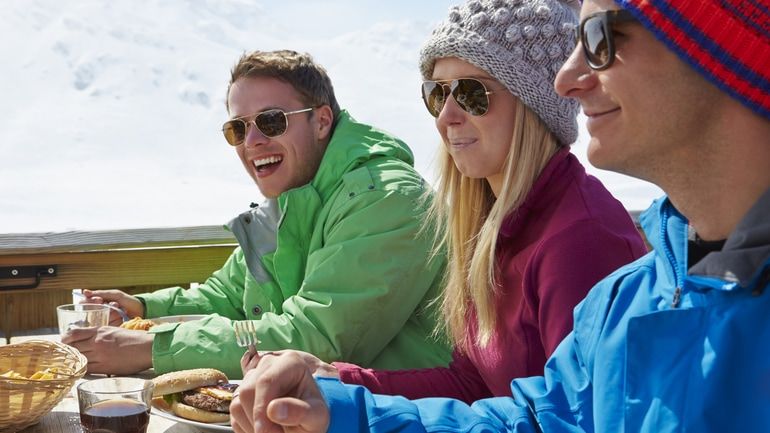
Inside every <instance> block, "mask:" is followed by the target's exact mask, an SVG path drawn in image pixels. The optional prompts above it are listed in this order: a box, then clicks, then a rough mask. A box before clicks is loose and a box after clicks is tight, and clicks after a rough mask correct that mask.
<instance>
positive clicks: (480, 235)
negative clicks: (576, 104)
mask: <svg viewBox="0 0 770 433" xmlns="http://www.w3.org/2000/svg"><path fill="white" fill-rule="evenodd" d="M513 122H514V128H513V137H512V138H511V148H510V151H509V152H508V157H507V159H506V161H505V163H504V165H503V172H504V174H505V176H504V180H503V185H502V189H501V190H500V195H499V197H497V198H496V197H495V195H494V194H493V193H492V189H491V188H490V187H489V184H488V183H487V181H486V179H483V178H482V179H471V178H468V177H466V176H463V174H462V173H460V171H459V170H458V169H457V167H456V166H455V164H454V162H453V161H452V158H451V156H450V155H449V154H448V153H447V151H446V148H445V147H444V146H441V148H440V150H439V154H438V160H439V161H438V164H439V176H438V187H437V193H436V197H435V199H434V200H433V201H432V204H431V206H430V209H429V211H428V219H427V221H426V224H434V227H442V226H444V227H447V229H446V230H439V231H436V232H435V233H436V235H435V236H436V238H435V242H434V249H433V254H434V255H438V254H441V253H442V252H443V251H447V252H448V254H449V260H448V265H447V276H446V278H445V285H446V287H445V290H444V292H443V294H442V295H441V297H440V298H439V299H440V302H441V314H442V319H443V320H442V322H443V326H444V328H445V330H446V331H447V334H448V336H449V338H450V339H451V341H452V343H453V344H454V346H455V347H457V348H458V349H460V350H462V351H464V349H465V348H467V347H468V345H470V344H474V343H475V344H479V345H481V346H482V347H483V346H486V345H487V343H488V342H489V341H490V338H491V337H492V335H493V334H494V330H495V326H496V318H497V309H496V305H495V297H496V296H497V294H498V292H499V282H498V281H497V269H496V262H495V247H496V244H497V237H498V233H499V231H500V227H501V226H502V224H503V221H504V219H505V217H506V216H508V215H510V214H511V213H512V212H515V211H516V209H517V208H518V207H519V206H520V205H521V204H522V202H523V201H524V199H525V198H526V197H527V194H529V191H530V190H531V189H532V185H533V184H534V183H535V180H536V179H537V177H538V175H539V174H540V172H541V171H542V169H543V167H545V165H546V164H547V163H548V161H549V160H550V158H551V157H552V156H553V155H554V154H555V153H556V151H557V149H558V147H559V144H558V142H557V140H556V138H555V137H554V135H553V134H552V133H551V131H550V130H549V129H548V128H547V127H546V126H545V123H544V122H543V121H542V120H541V119H540V118H539V117H538V116H537V115H536V114H535V113H534V112H533V111H532V110H531V109H530V108H529V107H527V106H526V105H524V104H522V103H521V102H520V103H519V104H518V106H517V109H516V114H515V115H514V119H513ZM471 309H473V310H475V313H476V320H477V324H478V336H477V338H476V341H474V342H471V341H469V336H468V335H467V332H466V329H467V327H466V323H467V321H468V319H469V313H470V312H471V311H472V310H471ZM441 326H442V323H439V327H441ZM443 331H444V329H437V335H440V334H443Z"/></svg>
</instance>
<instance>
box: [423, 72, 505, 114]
mask: <svg viewBox="0 0 770 433" xmlns="http://www.w3.org/2000/svg"><path fill="white" fill-rule="evenodd" d="M492 93H494V92H493V91H489V90H487V88H486V86H484V83H482V82H481V81H479V80H477V79H475V78H457V79H455V80H440V81H424V82H423V83H422V100H423V102H425V107H426V108H427V109H428V112H429V113H430V114H431V115H432V116H433V117H438V116H439V114H441V110H442V109H443V108H444V104H446V100H447V98H448V97H449V95H452V97H453V98H455V102H457V105H459V106H460V108H462V109H463V110H465V111H466V112H467V113H469V114H470V115H472V116H483V115H484V114H486V113H487V111H488V110H489V95H491V94H492Z"/></svg>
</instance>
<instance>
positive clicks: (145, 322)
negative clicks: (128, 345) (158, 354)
mask: <svg viewBox="0 0 770 433" xmlns="http://www.w3.org/2000/svg"><path fill="white" fill-rule="evenodd" d="M153 326H155V322H153V321H152V320H150V319H142V318H141V317H138V316H137V317H134V318H133V319H131V320H129V321H128V322H123V323H121V324H120V327H121V328H125V329H133V330H139V331H147V330H149V329H150V328H152V327H153Z"/></svg>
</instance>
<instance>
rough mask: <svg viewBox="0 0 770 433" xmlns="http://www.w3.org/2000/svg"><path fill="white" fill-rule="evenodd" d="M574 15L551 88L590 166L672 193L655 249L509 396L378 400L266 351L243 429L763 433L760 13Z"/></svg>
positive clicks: (647, 0) (765, 127) (764, 208)
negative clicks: (579, 130)
mask: <svg viewBox="0 0 770 433" xmlns="http://www.w3.org/2000/svg"><path fill="white" fill-rule="evenodd" d="M533 1H535V0H533ZM471 3H472V5H471V6H472V7H474V8H476V9H477V10H478V9H483V8H484V7H485V6H484V3H479V2H470V3H469V4H471ZM519 3H520V2H517V4H519ZM525 3H526V2H525ZM466 7H470V6H466ZM516 7H519V6H512V8H516ZM512 13H516V11H512ZM580 16H581V21H580V26H579V27H578V32H577V34H578V37H579V43H578V45H577V47H576V48H575V50H574V51H573V53H572V55H571V57H570V58H569V59H568V60H567V63H566V64H565V65H564V66H563V67H562V69H561V71H560V73H559V75H558V77H557V79H556V88H557V90H558V91H559V93H560V94H562V95H564V96H568V97H574V98H577V99H578V100H579V101H580V102H581V104H582V106H583V109H584V112H585V114H586V116H587V117H588V125H587V126H588V131H589V133H590V134H591V141H590V144H589V149H588V154H589V159H590V160H591V162H592V163H593V164H595V165H596V166H598V167H601V168H605V169H611V170H614V171H618V172H621V173H625V174H629V175H632V176H635V177H638V178H641V179H645V180H649V181H651V182H653V183H655V184H657V185H659V186H660V187H661V188H663V190H664V191H665V192H666V193H667V196H666V197H663V198H662V199H660V200H658V201H656V202H655V203H654V204H653V206H652V207H651V208H650V209H649V210H648V211H647V212H646V213H645V214H644V215H643V217H642V224H643V227H644V229H645V231H646V234H647V237H648V240H649V241H650V242H651V244H652V246H653V247H654V250H653V252H651V253H650V254H648V255H647V256H645V257H643V258H642V259H640V260H638V261H636V262H635V263H632V264H630V265H628V266H625V267H623V268H621V269H619V270H617V271H616V272H615V273H613V274H612V275H610V276H609V277H607V278H606V279H605V280H603V281H602V282H600V283H599V284H597V286H596V287H594V288H593V290H592V291H591V292H590V294H589V295H588V296H587V298H586V299H585V300H584V301H583V302H582V303H581V304H580V305H579V306H578V307H577V308H576V309H575V313H574V329H573V332H572V333H571V334H570V335H568V336H567V338H566V339H565V340H564V341H563V342H562V343H561V345H560V346H559V347H558V349H557V350H556V352H555V353H554V354H553V356H552V357H551V358H550V360H549V361H548V363H547V365H546V369H545V375H544V377H532V378H526V379H518V380H514V381H513V382H512V384H511V388H512V393H513V398H493V399H487V400H481V401H477V402H476V403H474V404H473V405H471V406H468V405H465V404H463V403H461V402H458V401H454V400H449V399H425V400H417V401H410V400H407V399H404V398H401V397H393V396H379V395H372V394H371V393H369V392H368V391H367V390H366V389H365V388H362V387H359V386H346V385H343V384H341V383H340V382H339V381H337V380H334V379H329V378H317V379H313V377H312V376H311V372H310V371H308V369H307V367H305V366H304V365H303V364H302V361H301V360H300V359H299V357H298V356H296V355H295V354H292V353H286V354H276V355H275V356H264V357H263V358H262V359H261V361H260V363H259V365H258V367H257V368H256V369H254V370H252V371H251V372H249V374H248V375H247V376H246V379H245V382H244V384H243V386H242V388H241V390H240V395H239V397H238V398H236V400H235V402H234V403H233V405H232V408H231V409H232V410H231V411H232V420H233V424H234V428H235V431H238V432H240V431H303V432H323V431H330V432H346V433H352V432H359V431H371V432H391V431H393V432H395V431H398V432H412V431H414V432H422V431H431V432H435V431H442V432H486V431H501V432H502V431H515V432H536V431H544V432H744V433H745V432H768V431H770V290H768V286H769V285H770V2H768V1H767V0H745V1H740V0H676V1H673V0H615V1H614V2H613V1H612V0H586V1H585V2H584V4H583V5H582V10H581V13H580Z"/></svg>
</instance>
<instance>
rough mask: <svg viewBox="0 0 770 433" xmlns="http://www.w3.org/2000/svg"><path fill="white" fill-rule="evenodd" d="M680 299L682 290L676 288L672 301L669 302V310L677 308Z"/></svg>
mask: <svg viewBox="0 0 770 433" xmlns="http://www.w3.org/2000/svg"><path fill="white" fill-rule="evenodd" d="M681 299H682V288H681V287H677V288H676V290H674V299H672V300H671V308H677V307H679V301H680V300H681Z"/></svg>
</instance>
